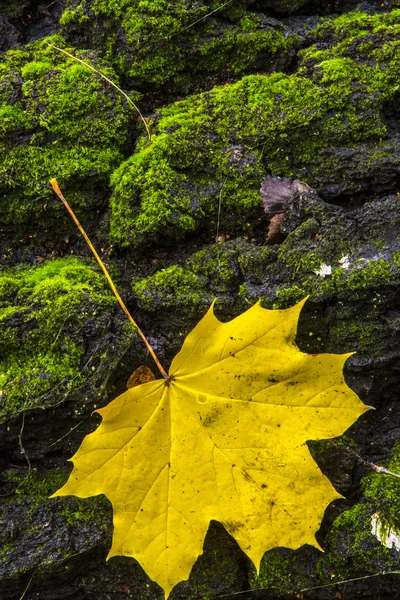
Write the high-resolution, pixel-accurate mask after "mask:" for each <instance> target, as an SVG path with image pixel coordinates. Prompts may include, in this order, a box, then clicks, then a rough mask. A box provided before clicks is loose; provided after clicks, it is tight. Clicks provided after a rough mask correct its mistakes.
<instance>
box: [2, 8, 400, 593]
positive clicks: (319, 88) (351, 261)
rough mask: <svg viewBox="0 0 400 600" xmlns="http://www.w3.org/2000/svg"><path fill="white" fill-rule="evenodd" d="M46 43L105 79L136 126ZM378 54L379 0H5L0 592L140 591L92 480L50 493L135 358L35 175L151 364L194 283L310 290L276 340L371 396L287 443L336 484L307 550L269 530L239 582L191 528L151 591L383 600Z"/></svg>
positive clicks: (394, 223)
mask: <svg viewBox="0 0 400 600" xmlns="http://www.w3.org/2000/svg"><path fill="white" fill-rule="evenodd" d="M221 4H223V3H221ZM44 38H46V40H47V41H48V42H50V43H51V44H52V45H53V46H57V47H58V48H61V49H64V50H66V51H67V52H70V53H72V54H74V55H75V56H77V57H79V58H80V59H81V60H83V61H85V62H87V63H89V64H90V65H91V66H93V67H94V68H96V69H98V70H100V71H102V72H103V73H104V74H105V75H106V76H107V77H109V78H110V79H112V80H113V81H114V82H115V83H116V84H118V85H120V86H121V87H122V88H123V90H124V91H125V92H126V93H127V94H128V96H129V97H130V98H131V99H132V100H133V101H134V102H135V103H136V104H137V105H138V107H139V108H140V110H141V112H142V114H143V116H144V118H145V121H146V124H147V126H148V128H149V131H150V139H149V138H148V136H147V133H146V130H145V127H144V125H143V122H142V121H141V119H140V118H139V117H138V116H137V113H136V112H135V111H134V109H133V108H132V107H131V106H130V105H128V103H127V101H126V99H125V98H124V97H122V96H121V95H120V94H119V93H118V92H117V91H116V90H115V89H114V88H112V87H111V86H110V85H109V84H108V83H107V82H106V81H105V80H104V79H103V78H101V77H100V76H98V75H95V74H94V73H93V71H90V70H88V69H87V68H86V67H85V66H84V65H82V64H79V63H77V62H76V61H74V60H73V59H71V58H69V57H67V56H66V55H65V54H62V53H60V52H59V51H58V50H56V49H54V48H51V47H50V46H48V45H46V44H44V43H43V39H44ZM399 49H400V2H399V0H384V1H382V0H380V1H379V2H378V1H375V0H371V1H365V2H357V1H352V0H343V1H341V0H335V1H333V0H332V2H317V1H314V0H247V1H246V2H239V1H236V0H234V1H233V2H231V3H226V5H225V4H223V6H222V7H220V8H219V3H216V2H213V1H211V0H201V1H199V2H195V3H194V2H188V1H187V0H174V1H173V2H168V3H167V2H161V0H160V2H154V3H143V2H141V3H138V2H136V1H135V0H124V1H123V2H116V1H114V0H102V1H100V0H86V1H82V0H67V1H66V3H64V2H63V3H61V2H55V3H41V2H34V1H24V2H19V3H17V2H14V0H7V1H6V2H4V3H3V6H2V7H1V8H0V139H1V143H0V163H1V167H0V249H1V251H0V423H1V424H0V554H1V560H0V597H1V598H2V600H3V599H4V600H20V598H22V597H25V598H26V599H27V600H29V599H32V600H33V598H35V599H36V598H37V599H39V600H52V599H54V600H67V599H72V598H73V599H74V600H76V599H78V600H79V599H86V598H92V597H95V598H96V599H97V600H109V599H110V598H112V599H113V600H125V599H128V598H131V597H135V598H136V597H137V598H140V599H141V600H142V599H143V600H162V597H163V596H162V593H161V590H160V588H159V587H158V586H157V585H156V584H155V583H153V582H151V581H150V580H149V579H148V577H147V576H146V574H145V573H144V572H143V570H142V569H141V568H140V566H139V565H138V563H137V562H136V561H135V560H133V559H129V558H126V557H114V558H112V559H111V560H110V561H109V562H106V561H105V558H106V556H107V553H108V550H109V547H110V541H111V535H112V513H111V506H110V504H109V502H108V501H107V499H106V498H104V497H103V496H98V497H92V498H87V499H80V498H75V497H70V498H57V499H50V498H49V496H51V495H52V494H53V493H54V492H55V491H56V489H58V488H59V487H61V485H62V484H63V483H64V482H65V480H66V478H67V476H68V473H69V471H70V468H71V466H70V464H69V463H68V462H67V460H68V458H70V457H71V456H72V455H73V454H74V452H75V451H76V450H77V448H78V447H79V445H80V443H81V441H82V439H83V437H84V436H85V435H86V434H87V433H89V432H90V431H93V430H94V429H95V427H97V425H98V423H99V417H98V415H96V414H95V415H92V416H91V414H92V412H93V410H95V409H96V408H99V407H101V406H104V405H105V404H106V403H107V402H108V401H109V400H111V399H112V398H114V397H116V396H117V395H118V394H120V393H122V392H123V391H124V390H125V387H126V382H127V380H128V379H129V377H130V375H131V373H132V372H133V371H134V370H135V369H136V368H137V367H139V366H140V365H143V364H147V362H148V358H147V357H146V349H145V348H144V346H143V345H142V343H141V341H140V340H139V338H138V337H137V336H136V335H135V333H134V331H132V329H130V325H129V324H128V323H125V321H124V318H125V317H124V315H123V314H122V313H120V311H119V308H118V307H117V304H116V302H115V300H114V299H113V297H112V295H111V293H110V292H109V290H108V287H107V283H106V282H105V280H103V276H102V274H101V272H100V270H99V269H98V267H97V266H96V264H95V262H94V261H93V260H92V258H91V257H90V255H89V251H88V249H87V248H86V247H85V245H84V242H83V241H82V239H81V238H80V236H79V234H78V233H77V232H76V231H75V229H74V225H73V224H72V222H70V220H69V217H68V216H67V215H66V214H65V213H64V208H63V207H62V206H60V205H59V204H58V203H57V201H56V200H55V199H54V197H53V194H52V191H51V188H50V186H49V184H48V181H49V179H51V178H52V177H55V176H56V177H57V178H58V180H59V183H60V185H61V187H62V189H63V192H64V193H65V195H66V197H67V199H68V200H69V201H70V204H71V205H72V206H73V207H74V209H75V210H76V212H77V214H78V217H79V218H80V219H81V220H82V222H83V223H84V225H85V228H86V229H87V230H88V233H89V234H90V237H91V238H92V239H93V241H94V243H95V245H96V247H97V248H98V250H99V251H100V253H101V255H102V257H103V259H104V261H105V262H106V264H107V267H108V268H109V270H110V272H111V274H112V277H113V278H114V279H115V281H116V283H117V286H118V288H119V291H120V292H121V295H122V296H123V297H124V299H125V301H126V303H127V305H128V307H129V309H130V310H131V312H132V314H133V315H134V317H135V319H136V320H137V322H138V323H139V324H140V326H141V328H142V329H143V330H144V331H145V333H146V335H147V336H148V338H149V340H150V341H151V344H152V346H153V347H154V349H155V351H156V353H157V355H158V357H159V359H160V360H161V362H162V364H163V365H164V367H166V368H167V367H168V365H169V364H170V362H171V360H172V358H173V356H174V355H175V354H176V353H177V352H178V351H179V349H180V346H181V344H182V339H183V338H184V336H185V335H186V334H187V333H188V332H189V331H190V329H191V328H192V327H193V326H194V325H195V324H196V323H197V322H198V320H199V319H200V318H201V316H202V315H203V314H204V312H205V311H206V310H207V309H208V307H209V306H210V304H211V302H212V301H213V299H215V298H217V303H216V309H215V310H216V314H217V316H218V317H219V318H220V319H221V320H227V319H231V318H233V317H234V316H236V315H237V314H239V313H241V312H242V311H244V310H245V309H246V308H248V307H249V306H251V305H252V304H254V303H255V302H257V301H258V300H260V301H261V302H262V304H263V306H265V307H268V308H286V307H289V306H292V305H293V304H294V303H295V302H297V301H298V300H300V299H302V298H304V297H305V296H309V300H308V302H307V304H306V305H305V308H304V310H303V312H302V315H301V319H300V323H299V330H298V336H297V340H296V343H297V344H298V346H299V347H300V349H302V350H303V351H304V352H309V353H319V352H334V353H349V352H355V354H354V355H353V356H351V357H350V358H349V359H348V361H347V363H346V368H345V378H346V381H347V382H348V384H349V385H350V386H351V387H352V388H353V389H354V390H355V391H356V392H357V393H358V394H359V396H360V397H361V398H362V400H363V401H364V402H365V403H366V404H369V405H371V406H373V407H374V408H375V411H370V412H368V413H366V414H365V415H364V416H363V417H362V418H361V419H360V420H359V421H358V422H357V423H356V424H355V425H354V426H353V427H352V428H351V429H350V430H349V431H348V432H346V434H345V435H344V436H342V437H341V438H339V439H337V440H335V444H334V445H331V444H329V443H327V442H326V441H319V442H309V443H308V445H309V449H310V452H311V453H312V456H313V457H314V459H315V461H316V462H317V463H318V465H319V466H320V468H321V469H322V471H323V472H324V473H325V474H326V475H327V476H328V477H329V479H330V480H331V482H332V483H333V485H334V486H335V487H336V489H337V490H338V492H339V493H340V494H342V495H343V499H341V500H339V501H337V502H335V503H333V504H332V505H331V506H330V507H328V509H327V511H326V513H325V517H324V520H323V522H322V525H321V529H320V530H319V532H318V533H317V540H318V543H319V544H320V545H321V547H322V548H323V549H324V553H321V552H320V551H319V550H317V549H316V548H312V547H307V546H303V547H301V548H299V549H298V550H289V549H285V548H276V549H274V550H272V551H270V552H268V553H266V554H265V556H264V558H263V561H262V565H261V570H260V573H259V574H256V573H255V570H254V569H253V566H252V565H251V564H250V563H249V561H248V560H247V559H246V557H245V555H244V554H243V553H242V552H241V550H240V549H239V548H238V546H237V545H236V543H235V542H234V541H233V539H232V538H230V536H229V535H228V534H227V533H226V531H225V530H224V528H223V527H222V525H220V524H218V523H215V522H213V523H212V524H211V526H210V530H209V532H208V534H207V537H206V540H205V545H204V554H203V555H202V556H201V557H199V559H198V561H197V562H196V564H195V566H194V568H193V571H192V573H191V576H190V578H189V580H188V581H187V582H182V583H180V584H179V585H178V586H176V588H175V589H174V590H173V592H172V594H171V598H172V600H178V599H182V600H184V599H185V600H186V599H193V600H195V599H196V600H197V599H198V600H200V599H202V598H204V599H205V598H214V597H230V596H231V595H232V597H239V594H240V592H242V591H245V594H244V595H243V597H246V600H248V599H254V600H255V599H256V598H260V597H261V596H260V594H262V597H265V598H267V597H268V598H275V597H278V596H279V598H284V599H287V600H289V599H290V598H293V596H294V595H298V596H299V597H304V598H310V599H313V600H334V599H336V598H338V597H340V598H342V599H345V600H364V599H368V600H369V599H371V600H375V599H377V598H382V599H385V600H387V599H392V598H393V599H394V598H396V597H397V595H398V585H399V583H398V575H396V574H393V572H394V571H399V570H400V557H399V550H398V548H397V546H396V543H394V544H392V545H391V544H390V543H388V540H390V539H395V538H393V536H392V537H391V534H390V533H389V532H398V531H400V522H399V515H400V488H399V485H400V484H399V483H398V481H399V480H397V479H395V478H391V477H389V476H385V475H382V474H379V473H377V472H373V471H372V470H368V468H367V467H366V466H365V463H364V465H363V464H361V463H360V461H359V460H358V459H357V455H358V456H361V457H362V458H363V459H364V461H369V462H372V463H374V464H378V465H383V466H384V467H386V468H387V469H389V470H391V471H394V472H397V473H400V442H399V439H400V410H399V402H398V390H399V386H400V370H399V355H400V344H399V329H400V302H399V298H400V296H399V284H400V163H399V155H400V154H399V145H400V113H399V105H400V104H399V100H400V95H399V94H400V92H399V87H398V73H399V67H400V58H399V56H400V50H399ZM152 368H153V366H152ZM154 372H156V371H155V370H154ZM271 526H274V524H273V523H272V524H271ZM374 528H375V529H374ZM378 530H379V535H377V534H376V532H377V531H378ZM374 531H375V534H374ZM393 535H395V534H393ZM396 539H397V538H396ZM382 540H383V541H382ZM379 573H381V575H377V574H379ZM383 573H385V574H383ZM371 576H372V577H371ZM309 588H312V590H311V589H309ZM233 595H234V596H233Z"/></svg>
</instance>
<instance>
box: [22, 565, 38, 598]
mask: <svg viewBox="0 0 400 600" xmlns="http://www.w3.org/2000/svg"><path fill="white" fill-rule="evenodd" d="M35 572H36V571H34V572H33V573H32V575H31V578H30V580H29V581H28V585H27V586H26V588H25V589H24V591H23V593H22V596H21V597H20V599H19V600H24V598H25V594H26V592H27V591H28V589H29V586H30V585H31V583H32V579H33V576H34V574H35Z"/></svg>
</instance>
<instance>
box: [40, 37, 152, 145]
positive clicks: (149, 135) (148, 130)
mask: <svg viewBox="0 0 400 600" xmlns="http://www.w3.org/2000/svg"><path fill="white" fill-rule="evenodd" d="M44 43H45V44H47V45H48V46H50V48H53V49H54V50H57V51H58V52H62V53H63V54H66V55H67V56H69V57H70V58H72V59H73V60H76V61H77V62H79V63H81V65H83V66H84V67H87V68H88V69H90V70H91V71H93V73H97V75H100V77H102V78H103V79H104V80H105V81H107V83H109V84H110V85H111V86H112V87H113V88H115V89H116V90H117V91H118V92H119V93H120V94H122V95H123V96H124V98H126V100H127V101H128V103H129V104H131V106H133V108H134V109H135V110H136V111H137V112H138V114H139V117H140V118H141V120H142V122H143V125H144V126H145V128H146V132H147V137H148V138H149V142H148V143H150V142H151V134H150V129H149V126H148V125H147V123H146V119H145V118H144V116H143V115H142V113H141V112H140V110H139V108H138V107H137V106H136V104H135V103H134V102H133V100H131V99H130V98H129V96H128V94H125V92H124V91H123V90H121V88H120V87H118V86H117V84H116V83H114V82H113V81H111V79H109V78H108V77H106V76H105V75H104V73H102V72H101V71H99V70H98V69H95V68H94V67H92V65H90V64H89V63H87V62H85V61H84V60H82V59H81V58H77V57H76V56H74V55H73V54H70V53H69V52H67V51H66V50H63V49H62V48H58V47H57V46H54V44H50V42H46V40H44Z"/></svg>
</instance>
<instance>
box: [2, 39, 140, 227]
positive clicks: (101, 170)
mask: <svg viewBox="0 0 400 600" xmlns="http://www.w3.org/2000/svg"><path fill="white" fill-rule="evenodd" d="M48 41H49V42H51V43H53V44H55V45H56V46H59V47H61V48H65V49H68V47H67V45H66V43H65V40H64V39H63V38H62V37H61V36H58V35H57V36H53V37H51V38H48ZM69 50H70V51H71V49H69ZM76 55H77V56H78V57H80V58H82V59H83V60H85V61H87V62H88V63H89V64H93V65H94V66H98V67H99V68H100V70H102V71H103V72H104V73H105V74H106V75H108V76H109V77H111V79H113V80H114V81H116V76H115V73H114V72H113V71H112V70H111V69H110V68H108V67H106V66H105V65H104V64H102V65H98V60H97V58H96V55H95V54H94V53H93V52H89V51H84V50H81V51H77V52H76ZM0 80H1V83H0V193H1V195H2V198H3V200H2V221H3V222H4V223H6V224H8V225H12V226H15V225H18V226H19V236H21V232H22V231H27V230H28V229H29V233H30V235H31V237H35V236H36V235H37V233H38V230H39V231H40V229H42V228H45V227H47V228H48V229H47V233H46V235H48V236H50V237H51V236H52V231H53V230H54V223H55V222H57V223H58V225H57V233H58V235H59V236H60V235H62V227H61V223H60V216H61V217H62V218H61V221H62V220H63V218H64V216H65V214H64V210H65V209H64V208H63V207H62V206H59V203H57V202H55V200H54V194H53V192H52V189H51V186H50V185H49V180H50V179H51V178H53V177H57V178H58V179H59V183H60V185H64V186H65V187H66V189H67V190H68V196H69V200H70V201H71V202H72V204H73V205H74V207H76V208H77V211H78V213H79V214H80V215H82V216H83V217H85V216H87V215H88V214H90V215H91V217H92V216H93V213H98V212H99V209H101V208H102V207H101V206H97V205H96V201H98V200H97V194H96V187H97V188H98V186H100V185H102V186H104V185H105V184H106V183H107V180H108V176H109V174H110V172H111V171H112V170H113V168H115V166H116V165H117V164H118V163H119V161H120V160H121V158H122V153H121V150H122V149H123V146H124V144H125V143H126V139H127V124H128V116H129V112H128V109H127V108H126V107H125V106H124V104H123V102H122V100H121V96H120V95H119V94H117V92H115V90H113V89H112V88H111V87H110V86H109V85H107V84H106V83H105V82H104V81H103V79H102V78H101V77H100V76H98V75H96V74H95V73H93V72H91V71H90V70H89V69H87V68H86V67H84V66H83V65H80V64H79V63H77V62H76V61H74V60H72V59H70V58H68V57H66V56H65V55H63V54H60V53H59V52H57V51H55V50H53V49H52V48H50V47H49V46H46V45H45V44H44V43H43V42H42V41H38V42H33V43H31V44H28V45H27V46H25V47H24V48H23V49H21V50H10V51H9V52H7V53H6V54H4V55H3V56H2V58H1V61H0ZM24 225H25V228H24V227H23V226H24ZM28 225H29V228H28Z"/></svg>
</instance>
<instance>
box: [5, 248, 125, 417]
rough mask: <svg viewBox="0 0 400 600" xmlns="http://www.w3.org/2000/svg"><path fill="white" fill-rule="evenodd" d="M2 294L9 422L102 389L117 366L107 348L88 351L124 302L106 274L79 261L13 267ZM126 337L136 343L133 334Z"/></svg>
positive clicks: (7, 414) (60, 261)
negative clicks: (98, 329) (103, 378)
mask: <svg viewBox="0 0 400 600" xmlns="http://www.w3.org/2000/svg"><path fill="white" fill-rule="evenodd" d="M0 290H1V294H0V296H1V303H0V323H1V328H0V348H1V350H0V354H1V360H0V365H1V366H0V389H1V390H2V392H3V396H2V400H1V406H0V418H1V420H2V421H4V420H5V419H6V418H7V417H8V416H10V415H13V414H18V413H19V412H20V411H23V410H27V409H31V408H35V407H36V408H37V407H41V408H44V407H46V406H51V405H54V404H57V402H60V401H62V400H63V399H64V398H66V397H67V396H69V395H70V394H71V393H72V392H73V391H74V390H77V389H79V388H80V387H82V386H84V385H85V384H86V383H87V382H86V380H87V379H90V380H91V382H92V383H93V384H95V382H96V379H97V377H96V372H99V373H101V371H102V369H104V368H106V365H107V364H108V365H109V366H110V364H111V363H112V360H111V363H110V357H108V353H107V352H105V353H104V348H101V347H100V346H101V345H99V347H98V348H96V349H93V348H92V349H91V350H90V355H88V354H87V352H88V348H87V342H86V341H85V340H86V337H87V336H89V337H90V336H91V332H92V329H93V327H94V326H95V325H94V323H95V322H96V320H98V319H99V318H100V317H101V319H102V320H103V319H106V318H107V315H108V316H110V315H111V314H112V313H113V312H114V307H115V304H116V301H115V299H114V297H113V295H112V294H111V292H110V291H109V290H108V286H107V283H106V281H105V280H104V278H103V275H102V274H101V275H100V274H99V273H97V272H96V271H94V270H93V269H92V268H91V266H90V265H86V264H82V262H80V261H79V260H78V259H75V258H72V259H58V260H54V261H51V262H48V263H46V264H44V265H42V266H39V267H33V268H17V269H6V270H4V271H2V272H0ZM126 333H127V336H128V338H127V339H128V340H129V339H132V335H134V334H133V332H132V331H131V330H129V332H128V331H127V332H126ZM84 357H85V361H84V362H83V359H84ZM92 368H94V372H93V371H92ZM89 373H90V375H91V376H90V378H89V377H88V375H89Z"/></svg>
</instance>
